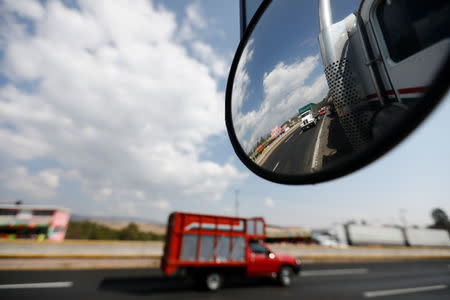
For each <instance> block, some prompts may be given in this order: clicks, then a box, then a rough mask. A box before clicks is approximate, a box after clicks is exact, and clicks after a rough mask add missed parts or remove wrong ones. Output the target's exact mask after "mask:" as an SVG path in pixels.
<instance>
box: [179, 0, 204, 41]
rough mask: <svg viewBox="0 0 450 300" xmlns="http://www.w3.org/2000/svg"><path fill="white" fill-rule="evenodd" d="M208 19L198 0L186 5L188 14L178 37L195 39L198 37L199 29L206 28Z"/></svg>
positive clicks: (185, 39) (186, 39) (182, 39)
mask: <svg viewBox="0 0 450 300" xmlns="http://www.w3.org/2000/svg"><path fill="white" fill-rule="evenodd" d="M207 26H208V21H207V19H206V17H205V16H204V14H203V11H202V8H201V6H200V3H199V2H198V1H195V2H192V3H190V4H189V5H187V7H186V16H185V18H184V20H183V23H182V25H181V28H180V31H179V34H178V39H180V40H181V41H188V40H193V39H194V38H196V33H197V32H198V30H202V29H205V28H206V27H207Z"/></svg>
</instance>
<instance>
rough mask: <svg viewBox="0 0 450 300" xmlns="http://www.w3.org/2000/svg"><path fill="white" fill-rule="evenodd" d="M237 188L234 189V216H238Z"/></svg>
mask: <svg viewBox="0 0 450 300" xmlns="http://www.w3.org/2000/svg"><path fill="white" fill-rule="evenodd" d="M238 195H239V190H234V209H235V214H236V217H239V200H238Z"/></svg>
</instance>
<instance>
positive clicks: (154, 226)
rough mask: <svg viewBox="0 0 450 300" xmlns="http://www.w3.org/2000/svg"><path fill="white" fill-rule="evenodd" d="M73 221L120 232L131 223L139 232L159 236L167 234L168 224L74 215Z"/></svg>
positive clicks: (128, 218) (114, 217)
mask: <svg viewBox="0 0 450 300" xmlns="http://www.w3.org/2000/svg"><path fill="white" fill-rule="evenodd" d="M70 220H71V221H78V222H79V221H90V222H94V223H97V224H99V225H103V226H106V227H109V228H111V229H115V230H120V229H123V228H125V227H127V226H128V224H130V223H135V224H136V225H137V226H138V228H139V230H140V231H142V232H151V233H155V234H158V235H164V234H165V233H166V224H162V223H161V222H156V221H151V220H145V219H143V218H134V217H119V216H111V217H105V216H83V215H77V214H73V215H71V217H70Z"/></svg>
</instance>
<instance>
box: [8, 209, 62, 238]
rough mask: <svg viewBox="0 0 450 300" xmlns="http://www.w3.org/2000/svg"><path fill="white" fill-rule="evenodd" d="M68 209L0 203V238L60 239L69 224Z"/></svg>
mask: <svg viewBox="0 0 450 300" xmlns="http://www.w3.org/2000/svg"><path fill="white" fill-rule="evenodd" d="M69 219H70V212H69V210H68V209H65V208H61V207H54V206H43V205H4V204H3V205H0V238H1V239H36V240H44V239H47V240H53V241H62V240H64V238H65V235H66V231H67V226H68V224H69Z"/></svg>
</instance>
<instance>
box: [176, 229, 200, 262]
mask: <svg viewBox="0 0 450 300" xmlns="http://www.w3.org/2000/svg"><path fill="white" fill-rule="evenodd" d="M196 256H197V235H195V234H185V235H184V236H183V245H182V247H181V257H180V260H184V261H192V260H195V258H196Z"/></svg>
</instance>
